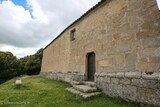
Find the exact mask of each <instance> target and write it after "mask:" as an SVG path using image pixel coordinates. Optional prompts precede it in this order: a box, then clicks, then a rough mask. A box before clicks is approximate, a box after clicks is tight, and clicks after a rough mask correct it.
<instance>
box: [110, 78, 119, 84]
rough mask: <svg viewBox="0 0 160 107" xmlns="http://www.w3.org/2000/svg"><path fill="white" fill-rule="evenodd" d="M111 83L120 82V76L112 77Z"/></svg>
mask: <svg viewBox="0 0 160 107" xmlns="http://www.w3.org/2000/svg"><path fill="white" fill-rule="evenodd" d="M111 84H119V79H118V78H111Z"/></svg>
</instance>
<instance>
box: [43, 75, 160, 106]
mask: <svg viewBox="0 0 160 107" xmlns="http://www.w3.org/2000/svg"><path fill="white" fill-rule="evenodd" d="M41 75H42V76H44V77H46V78H48V79H54V80H62V81H65V82H68V83H71V82H72V81H73V80H77V81H84V80H85V74H82V73H81V72H67V73H62V72H41ZM95 82H96V86H97V87H98V88H99V89H102V90H103V92H104V93H105V94H107V95H109V96H119V97H121V98H123V99H125V100H131V101H136V102H139V103H142V104H152V105H155V106H160V73H159V72H101V73H96V74H95Z"/></svg>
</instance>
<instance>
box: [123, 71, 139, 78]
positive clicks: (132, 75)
mask: <svg viewBox="0 0 160 107" xmlns="http://www.w3.org/2000/svg"><path fill="white" fill-rule="evenodd" d="M125 77H127V78H141V72H125Z"/></svg>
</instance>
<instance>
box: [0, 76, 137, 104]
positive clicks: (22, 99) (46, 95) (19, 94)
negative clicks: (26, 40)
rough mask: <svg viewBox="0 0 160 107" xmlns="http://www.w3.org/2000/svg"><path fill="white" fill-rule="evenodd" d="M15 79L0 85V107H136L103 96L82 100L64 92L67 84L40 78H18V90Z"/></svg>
mask: <svg viewBox="0 0 160 107" xmlns="http://www.w3.org/2000/svg"><path fill="white" fill-rule="evenodd" d="M16 79H17V78H14V79H12V80H10V81H7V82H6V83H4V84H1V85H0V107H24V106H25V107H138V106H137V105H136V104H134V103H130V102H125V101H123V100H121V99H119V98H110V97H107V96H105V95H103V94H102V95H101V96H100V97H97V98H94V99H91V100H84V99H83V98H81V97H79V96H75V95H72V94H70V93H69V92H67V91H65V88H67V87H70V85H69V84H67V83H64V82H60V81H54V80H49V79H45V78H42V77H40V76H24V77H20V79H21V80H22V83H23V86H22V87H21V88H19V89H18V88H16V87H15V86H14V83H15V80H16Z"/></svg>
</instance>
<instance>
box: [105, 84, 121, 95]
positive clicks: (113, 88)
mask: <svg viewBox="0 0 160 107" xmlns="http://www.w3.org/2000/svg"><path fill="white" fill-rule="evenodd" d="M108 86H109V95H111V96H122V95H123V88H122V85H117V84H109V85H108Z"/></svg>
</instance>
